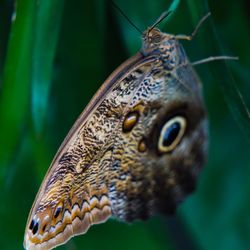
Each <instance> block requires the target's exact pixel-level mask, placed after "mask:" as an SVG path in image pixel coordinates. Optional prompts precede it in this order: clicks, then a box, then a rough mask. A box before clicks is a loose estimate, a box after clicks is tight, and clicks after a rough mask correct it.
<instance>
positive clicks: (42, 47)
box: [31, 0, 64, 134]
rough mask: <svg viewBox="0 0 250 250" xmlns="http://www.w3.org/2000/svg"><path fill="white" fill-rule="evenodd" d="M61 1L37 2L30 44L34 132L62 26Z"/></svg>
mask: <svg viewBox="0 0 250 250" xmlns="http://www.w3.org/2000/svg"><path fill="white" fill-rule="evenodd" d="M63 6H64V1H63V0H54V1H51V0H43V1H38V3H37V5H36V10H35V11H36V15H35V19H34V29H33V45H32V74H31V82H32V93H31V94H32V95H31V96H32V103H31V107H32V118H33V122H34V126H35V131H36V133H37V134H41V132H42V127H43V124H44V121H45V117H46V112H47V108H48V107H47V105H48V95H49V91H50V85H51V82H52V78H53V73H54V71H53V69H54V67H53V63H54V56H55V52H56V45H57V39H58V33H59V30H60V27H61V16H62V12H63Z"/></svg>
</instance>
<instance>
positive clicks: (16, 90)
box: [0, 0, 36, 181]
mask: <svg viewBox="0 0 250 250" xmlns="http://www.w3.org/2000/svg"><path fill="white" fill-rule="evenodd" d="M35 4H36V1H34V0H20V1H17V2H16V13H15V15H14V16H15V17H14V19H13V22H12V27H11V34H10V38H9V44H8V51H7V58H6V62H5V66H4V75H3V86H2V89H1V97H0V142H1V143H0V165H1V172H0V181H1V179H2V178H3V177H4V171H5V170H6V169H5V168H6V165H7V163H8V161H9V160H10V159H11V157H13V155H15V151H14V150H15V147H16V145H17V143H18V141H19V140H20V136H21V133H22V130H23V128H24V126H25V124H26V123H27V118H28V113H29V112H28V111H29V108H28V107H29V97H30V76H31V52H32V49H31V48H32V38H33V21H34V15H35Z"/></svg>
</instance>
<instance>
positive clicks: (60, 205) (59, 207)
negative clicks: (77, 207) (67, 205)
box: [54, 203, 62, 219]
mask: <svg viewBox="0 0 250 250" xmlns="http://www.w3.org/2000/svg"><path fill="white" fill-rule="evenodd" d="M61 212H62V204H61V203H60V204H59V205H58V207H57V208H56V210H55V212H54V218H55V219H56V218H57V217H58V216H59V214H60V213H61Z"/></svg>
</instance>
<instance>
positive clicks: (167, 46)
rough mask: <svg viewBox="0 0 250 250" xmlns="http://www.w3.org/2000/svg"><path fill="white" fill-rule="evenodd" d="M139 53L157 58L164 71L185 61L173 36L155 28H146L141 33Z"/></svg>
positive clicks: (180, 46)
mask: <svg viewBox="0 0 250 250" xmlns="http://www.w3.org/2000/svg"><path fill="white" fill-rule="evenodd" d="M141 53H142V54H143V55H144V56H155V57H158V59H159V60H160V61H161V62H162V64H163V67H164V69H165V70H168V71H171V70H172V69H173V68H175V67H176V66H178V65H180V64H183V63H185V61H186V60H187V57H186V54H185V52H184V49H183V48H182V45H181V44H180V43H179V41H178V39H176V37H175V35H173V34H168V33H164V32H161V31H160V30H159V29H157V28H153V29H152V28H148V29H147V30H146V31H145V32H144V33H143V37H142V49H141Z"/></svg>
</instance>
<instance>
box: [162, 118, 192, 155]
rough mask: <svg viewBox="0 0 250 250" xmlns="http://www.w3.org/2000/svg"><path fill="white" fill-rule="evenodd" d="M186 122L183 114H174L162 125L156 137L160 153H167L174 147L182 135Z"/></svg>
mask: <svg viewBox="0 0 250 250" xmlns="http://www.w3.org/2000/svg"><path fill="white" fill-rule="evenodd" d="M186 123H187V122H186V119H185V118H184V117H183V116H175V117H173V118H171V119H170V120H168V121H167V122H166V123H165V124H164V125H163V127H162V129H161V132H160V136H159V139H158V150H159V152H160V153H169V152H171V151H173V150H174V149H175V148H176V146H177V145H178V144H179V143H180V141H181V139H182V138H183V136H184V133H185V130H186V125H187V124H186Z"/></svg>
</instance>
